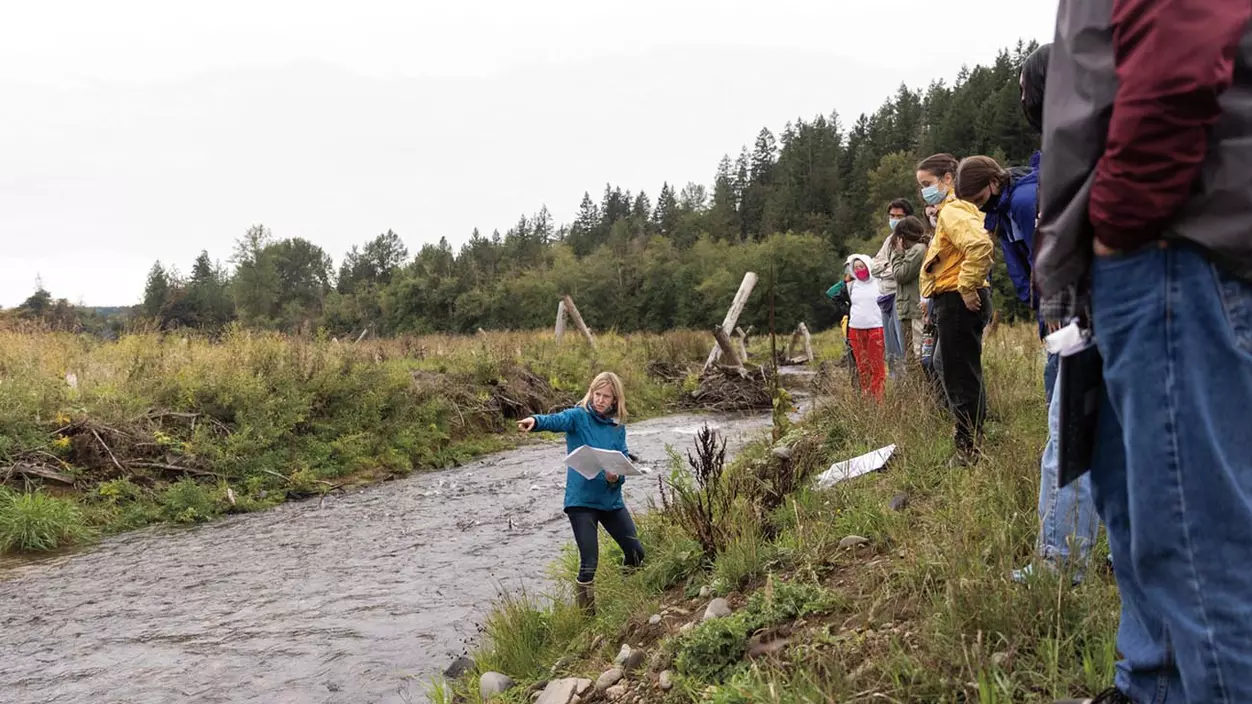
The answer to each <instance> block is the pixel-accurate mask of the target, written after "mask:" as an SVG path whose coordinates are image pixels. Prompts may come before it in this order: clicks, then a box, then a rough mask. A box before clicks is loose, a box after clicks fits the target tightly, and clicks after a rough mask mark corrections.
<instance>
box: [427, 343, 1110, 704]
mask: <svg viewBox="0 0 1252 704" xmlns="http://www.w3.org/2000/svg"><path fill="white" fill-rule="evenodd" d="M819 343H820V345H821V348H822V349H823V350H826V351H827V352H828V353H829V352H831V351H834V350H837V347H838V340H837V338H835V337H833V336H830V335H826V336H822V338H821V339H820V340H819ZM1042 363H1043V360H1042V356H1041V350H1040V347H1039V343H1038V341H1037V339H1035V338H1034V331H1033V329H1031V328H1029V327H1021V328H1001V329H999V330H998V331H996V332H995V334H993V335H992V336H991V337H990V338H989V339H988V341H987V345H986V351H985V366H986V371H987V378H988V384H989V392H990V399H991V400H990V403H991V408H992V412H993V414H994V416H993V420H992V421H991V422H990V424H989V428H988V437H987V446H986V459H985V460H984V461H983V462H982V463H980V464H979V465H977V466H975V467H972V468H966V469H951V468H949V467H948V459H949V457H950V455H951V453H952V449H953V448H952V441H951V437H950V436H951V425H950V422H949V420H948V418H947V416H946V414H945V413H943V412H942V411H940V410H939V409H938V408H937V407H936V406H935V403H934V402H933V400H932V399H931V397H930V396H929V394H928V391H927V390H925V389H924V388H922V386H921V385H920V384H917V383H911V384H910V383H906V384H900V385H897V386H895V387H894V388H892V389H891V391H890V393H889V397H888V399H887V401H886V403H885V404H883V405H881V406H876V405H873V404H871V403H869V402H866V401H864V400H862V399H860V398H859V397H857V396H856V395H855V394H853V393H851V391H850V389H849V388H848V385H847V382H846V377H845V376H843V374H842V373H835V374H830V375H828V379H829V385H828V387H827V389H826V390H827V391H828V392H829V393H830V399H829V401H827V402H825V403H824V404H823V405H821V406H820V407H819V408H818V409H816V410H815V411H813V412H812V413H811V414H810V415H809V416H808V417H807V419H805V420H804V421H803V422H802V423H801V424H800V425H799V427H796V428H790V427H777V428H775V432H774V441H773V442H772V443H767V442H762V443H760V444H758V445H756V446H753V447H751V448H749V449H748V450H747V451H745V452H743V453H741V454H740V456H739V457H737V458H736V459H734V460H733V461H732V462H729V463H727V464H725V465H717V463H716V462H712V463H709V462H696V464H699V465H701V469H700V471H697V472H689V471H687V469H686V468H685V467H684V466H683V465H684V464H685V462H684V460H681V459H678V458H675V473H674V475H673V477H672V478H671V480H670V481H671V483H672V484H673V485H674V486H675V488H674V489H673V490H671V491H669V492H667V500H666V501H665V502H664V505H663V506H660V507H653V509H652V510H651V511H649V512H647V513H646V514H643V515H641V516H640V530H641V537H642V540H643V543H644V545H645V548H646V550H647V552H648V558H647V562H646V564H645V566H644V567H643V568H642V569H641V570H639V571H638V572H635V573H633V574H623V573H622V572H621V571H620V570H618V569H615V568H614V567H613V565H614V564H619V561H620V559H621V556H620V552H619V551H618V549H617V547H616V546H615V545H612V541H609V540H604V541H602V542H601V544H602V546H603V548H602V550H603V555H602V559H601V563H600V564H601V568H600V572H599V575H598V577H597V584H596V588H597V593H598V606H599V609H598V613H597V615H596V617H595V618H586V617H584V616H583V615H582V614H581V613H580V612H579V611H578V610H577V609H576V608H574V607H573V606H571V605H570V601H571V597H570V593H569V589H568V585H570V584H571V583H572V581H573V575H574V573H575V571H576V558H575V556H574V554H573V552H572V551H567V552H566V554H565V555H564V556H563V558H562V559H561V560H559V561H558V562H557V563H555V564H554V565H553V576H554V577H555V579H556V583H557V584H558V585H562V586H560V587H558V588H557V589H556V590H555V593H553V594H550V595H528V596H526V595H524V596H514V597H509V598H507V599H505V600H504V601H502V602H501V603H499V604H498V605H497V606H496V608H495V610H494V611H493V612H492V613H491V614H490V616H489V618H488V619H487V620H486V622H485V624H484V625H483V638H482V641H481V644H480V646H479V649H478V650H477V651H476V652H474V653H472V657H473V659H474V662H475V668H474V670H473V671H472V672H470V673H469V674H468V675H467V676H465V677H463V678H461V679H459V680H457V681H454V682H437V683H435V684H434V685H433V687H432V699H433V700H435V701H437V702H451V701H468V702H478V701H479V693H478V692H479V690H478V682H477V680H478V676H479V675H480V674H481V673H483V672H487V671H497V672H502V673H505V674H507V675H509V676H510V677H512V678H513V679H514V680H515V681H516V682H517V683H518V686H517V687H515V688H514V689H511V690H509V691H508V692H506V693H505V695H504V696H503V697H502V698H501V699H499V700H498V701H503V702H510V703H516V704H528V703H529V702H530V701H531V699H530V693H531V692H533V691H535V690H536V688H537V687H539V686H541V685H542V684H543V683H544V682H546V681H548V680H550V679H552V678H555V677H559V676H572V677H587V678H590V679H591V680H593V681H594V680H595V679H596V677H597V676H598V675H599V674H600V673H601V672H604V671H605V670H607V669H608V668H610V667H611V666H612V660H613V658H614V656H615V655H616V654H617V652H618V649H619V648H620V646H621V645H622V644H624V643H625V644H629V645H631V646H632V647H643V648H644V649H645V650H647V651H648V653H649V658H648V662H647V664H646V665H645V666H644V668H643V669H642V670H641V671H640V672H638V673H635V674H632V675H628V677H627V680H626V681H627V682H628V685H627V690H626V694H625V695H624V696H623V697H622V701H641V702H661V701H664V702H675V703H677V702H694V701H706V702H715V703H717V704H732V703H734V704H738V703H744V704H746V703H748V702H752V703H759V702H879V701H881V702H983V703H986V704H990V703H994V702H1050V701H1051V700H1052V699H1053V698H1054V697H1055V696H1059V695H1073V694H1078V693H1081V692H1092V691H1098V690H1100V689H1102V688H1103V687H1105V686H1107V684H1109V683H1110V682H1111V680H1112V675H1113V666H1114V662H1115V659H1116V653H1115V638H1114V634H1115V629H1116V624H1117V614H1118V608H1119V607H1118V597H1117V592H1116V587H1115V584H1114V582H1113V580H1112V576H1111V575H1110V574H1108V573H1107V572H1106V571H1104V570H1099V569H1097V570H1094V571H1093V572H1092V573H1091V574H1090V575H1088V578H1087V579H1086V580H1085V581H1084V582H1083V584H1082V585H1081V586H1078V587H1076V588H1070V587H1069V586H1068V583H1069V579H1068V577H1067V576H1053V575H1047V574H1043V575H1040V576H1039V577H1038V578H1037V579H1036V581H1034V582H1033V583H1031V584H1029V585H1026V586H1022V585H1017V584H1014V583H1013V582H1012V581H1011V580H1010V579H1009V573H1010V570H1012V569H1013V568H1014V567H1020V566H1022V565H1023V564H1025V563H1026V562H1027V561H1028V560H1029V557H1030V555H1031V553H1032V548H1033V542H1034V538H1035V532H1036V525H1037V518H1036V512H1035V504H1036V496H1037V494H1036V492H1037V487H1038V481H1039V456H1040V452H1041V449H1042V446H1043V442H1044V439H1045V430H1046V426H1045V408H1044V402H1043V393H1042V388H1041V387H1042V381H1041V377H1042ZM890 443H895V444H897V445H898V448H899V449H898V451H897V455H896V456H895V458H893V460H892V462H891V464H890V465H889V466H888V468H887V469H885V470H884V471H882V472H879V473H875V474H871V475H867V476H863V477H860V478H857V479H854V480H850V481H847V482H843V483H840V484H838V485H836V486H835V487H833V488H831V489H829V490H825V491H819V490H816V489H814V488H812V487H811V482H810V481H809V480H810V479H811V477H812V475H813V474H814V473H816V472H819V471H821V470H823V469H825V468H826V467H828V466H829V465H830V464H831V463H832V462H834V461H837V460H840V459H846V458H848V457H851V456H855V455H858V454H861V453H863V452H867V451H870V450H873V449H876V448H879V447H882V446H885V445H887V444H890ZM780 446H786V447H789V448H790V449H791V460H790V461H788V462H784V461H783V460H781V459H779V457H777V456H776V454H775V453H774V452H773V450H774V449H776V447H780ZM714 465H716V466H714ZM699 476H703V477H704V478H705V479H704V480H703V481H700V480H699V479H698V478H697V477H699ZM893 500H894V501H893ZM903 502H906V503H907V505H906V506H903V507H901V506H900V504H901V503H903ZM893 503H895V504H896V506H895V507H892V506H891V504H893ZM701 505H703V506H706V507H712V509H711V510H704V511H701V510H699V506H701ZM633 508H634V510H635V511H636V514H637V515H639V514H642V513H643V512H642V511H641V509H643V508H645V507H633ZM858 538H864V539H865V541H864V543H862V541H861V540H859V539H858ZM841 543H843V547H841ZM854 543H862V544H860V545H853V544H854ZM1105 554H1106V547H1105V546H1104V545H1101V546H1099V547H1098V548H1097V563H1102V561H1103V556H1104V555H1105ZM702 592H703V594H702ZM715 596H722V597H726V598H727V601H728V602H729V604H730V606H731V607H732V608H733V609H734V613H733V615H732V616H730V617H727V618H720V619H716V620H712V621H708V622H703V623H700V618H699V617H700V616H701V615H702V614H703V612H704V609H705V607H706V605H707V604H708V603H709V601H710V599H711V598H712V597H715ZM653 615H657V616H660V617H661V621H660V623H659V624H653V623H650V622H649V621H650V617H651V616H653ZM652 620H655V619H652ZM693 623H694V624H696V625H694V626H693V625H692V624H693ZM662 671H668V674H667V679H669V680H671V681H672V689H670V690H669V691H662V690H661V689H660V687H659V684H658V675H659V673H660V672H662Z"/></svg>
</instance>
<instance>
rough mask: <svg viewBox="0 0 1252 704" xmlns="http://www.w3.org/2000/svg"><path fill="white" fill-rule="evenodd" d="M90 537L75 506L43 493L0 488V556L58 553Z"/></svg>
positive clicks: (89, 532) (80, 513)
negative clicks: (9, 553)
mask: <svg viewBox="0 0 1252 704" xmlns="http://www.w3.org/2000/svg"><path fill="white" fill-rule="evenodd" d="M90 536H91V531H90V530H89V529H88V528H87V526H86V525H85V523H84V521H83V515H82V512H81V511H80V510H79V509H78V506H76V505H75V504H74V503H72V502H70V501H66V500H65V499H58V498H56V497H54V496H49V495H48V494H45V493H44V492H42V491H34V492H25V493H17V492H14V491H11V490H9V489H6V488H4V487H0V553H4V552H9V551H15V550H16V551H36V550H55V549H56V548H59V547H63V546H65V545H71V544H73V543H77V542H81V541H83V540H86V539H87V538H89V537H90Z"/></svg>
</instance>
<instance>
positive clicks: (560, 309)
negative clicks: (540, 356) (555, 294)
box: [556, 299, 569, 342]
mask: <svg viewBox="0 0 1252 704" xmlns="http://www.w3.org/2000/svg"><path fill="white" fill-rule="evenodd" d="M568 317H569V314H568V313H566V311H565V299H561V300H560V301H559V302H558V303H557V304H556V341H557V342H560V341H561V338H562V337H565V319H566V318H568Z"/></svg>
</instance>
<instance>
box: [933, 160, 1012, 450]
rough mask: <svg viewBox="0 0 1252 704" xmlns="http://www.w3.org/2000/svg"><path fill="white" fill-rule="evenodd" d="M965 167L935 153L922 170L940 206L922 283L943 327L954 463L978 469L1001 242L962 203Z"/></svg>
mask: <svg viewBox="0 0 1252 704" xmlns="http://www.w3.org/2000/svg"><path fill="white" fill-rule="evenodd" d="M960 168H961V164H960V163H958V162H957V160H956V158H955V157H953V156H952V155H951V154H936V155H934V156H931V157H928V158H926V159H924V160H922V162H921V163H920V164H918V165H917V183H918V185H919V186H920V187H921V195H922V199H923V200H925V201H926V203H928V204H930V205H933V206H936V207H937V208H938V214H937V220H936V225H935V234H934V237H933V238H932V239H931V241H930V246H929V247H928V248H927V250H926V256H925V258H924V259H923V260H922V273H921V277H920V283H921V294H922V296H923V297H925V298H929V299H930V317H931V320H932V321H933V322H934V323H935V326H936V328H937V329H938V339H937V340H936V343H935V358H934V366H935V368H936V369H937V370H938V371H939V379H940V381H941V383H942V386H943V390H944V394H945V396H946V397H947V401H948V408H949V409H950V410H951V411H952V415H953V417H954V420H955V425H956V431H955V433H954V436H955V437H954V440H955V445H956V452H957V454H956V457H955V458H954V464H956V463H959V464H971V463H973V462H976V461H977V460H978V446H979V444H980V442H981V440H982V427H983V423H984V421H985V420H986V417H987V388H986V385H985V384H984V383H983V374H982V334H983V329H984V328H985V327H986V326H987V322H988V321H989V320H990V319H991V290H990V284H989V283H988V281H987V276H988V274H989V272H990V271H991V263H992V257H993V255H994V251H995V245H994V244H993V243H992V241H991V236H990V235H988V234H987V231H986V229H984V227H983V222H984V215H983V213H982V212H981V211H980V210H979V209H978V206H976V205H974V204H973V203H970V202H968V201H966V200H962V199H961V193H960V189H959V187H958V183H959V181H960V178H959V172H960ZM967 197H969V196H968V195H967Z"/></svg>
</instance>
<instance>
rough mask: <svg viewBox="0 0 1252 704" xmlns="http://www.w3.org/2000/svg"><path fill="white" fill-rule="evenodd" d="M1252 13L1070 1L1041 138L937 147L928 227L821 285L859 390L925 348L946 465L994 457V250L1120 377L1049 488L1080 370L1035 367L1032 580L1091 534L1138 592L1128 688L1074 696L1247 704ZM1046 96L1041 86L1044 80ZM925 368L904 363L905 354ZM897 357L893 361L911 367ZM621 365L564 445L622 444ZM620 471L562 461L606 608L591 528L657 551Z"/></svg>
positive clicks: (1124, 657) (1034, 117)
mask: <svg viewBox="0 0 1252 704" xmlns="http://www.w3.org/2000/svg"><path fill="white" fill-rule="evenodd" d="M1250 21H1252V4H1249V3H1248V2H1247V0H1242V2H1237V1H1236V0H1208V2H1205V3H1184V2H1182V1H1181V0H1082V1H1081V2H1080V1H1079V0H1060V12H1059V14H1058V22H1057V35H1056V36H1057V40H1056V42H1054V43H1053V44H1052V45H1049V46H1045V47H1042V48H1041V49H1039V50H1038V51H1037V52H1035V53H1034V54H1032V55H1031V56H1030V57H1029V58H1028V59H1027V60H1026V62H1025V64H1024V66H1023V67H1022V72H1021V95H1022V107H1023V110H1024V111H1025V113H1026V117H1027V120H1028V122H1029V123H1030V124H1031V126H1032V127H1034V128H1035V129H1036V130H1038V131H1040V132H1041V133H1042V144H1043V149H1042V152H1041V153H1040V154H1036V155H1035V156H1034V157H1033V158H1032V159H1031V160H1030V163H1029V164H1027V165H1023V166H1021V167H1016V168H1013V169H1006V168H1004V167H1002V166H1001V165H1000V164H998V163H997V162H996V161H995V160H993V159H991V158H988V157H985V156H970V157H967V158H965V159H962V160H959V161H958V160H957V159H956V158H954V157H952V156H950V155H947V154H937V155H934V156H931V157H928V158H926V159H924V160H922V161H921V163H919V164H918V166H917V182H918V186H919V190H920V196H921V198H922V200H924V201H925V203H926V208H927V210H926V213H925V215H926V217H925V219H922V218H918V217H916V216H914V214H913V210H912V206H911V205H910V203H909V202H908V200H904V199H902V200H898V201H894V202H892V203H891V204H890V206H889V207H888V210H887V216H888V217H887V224H888V227H889V228H890V229H891V234H890V235H889V236H888V238H887V240H886V242H885V243H884V244H883V246H882V248H881V249H880V250H879V252H878V253H877V254H876V255H874V256H872V257H871V256H868V255H859V254H858V255H853V256H851V257H849V258H848V266H847V270H846V276H845V277H844V280H843V281H841V282H839V283H838V284H836V285H835V286H834V287H832V288H831V289H830V290H829V291H828V292H827V294H828V295H829V296H831V297H832V298H834V299H836V300H840V301H843V302H844V303H845V304H846V305H847V306H848V312H847V316H846V320H845V325H846V326H847V328H846V329H847V339H848V342H849V345H850V347H851V350H852V356H853V357H854V358H855V361H856V366H857V368H858V377H859V379H860V383H861V386H862V388H863V389H864V390H865V392H866V393H867V394H869V395H870V396H872V397H875V398H881V396H882V394H883V389H884V386H885V383H886V376H887V373H888V370H890V371H891V372H892V373H893V374H896V375H899V374H901V373H905V374H907V373H908V371H907V369H908V365H909V364H913V363H915V364H917V365H919V366H923V368H924V366H925V365H923V364H922V359H924V358H925V357H926V354H925V349H924V347H925V346H924V345H923V338H925V337H929V335H930V334H931V333H930V331H931V329H932V328H931V326H933V331H934V335H935V336H936V344H935V351H934V355H933V356H934V359H933V364H932V365H931V370H932V371H931V373H932V374H933V379H934V380H935V383H936V388H937V389H938V390H939V391H940V393H941V396H942V398H943V400H944V402H945V403H946V405H947V407H948V408H949V409H950V410H951V413H952V416H953V421H954V426H955V431H954V444H955V450H956V453H955V456H954V460H955V463H954V464H969V463H973V462H977V461H979V460H980V458H981V453H980V446H981V443H982V427H983V423H984V421H985V419H986V412H987V401H986V390H985V386H984V384H983V370H982V335H983V330H984V328H985V326H986V324H987V322H988V320H989V317H990V313H991V297H990V292H989V285H988V274H989V271H990V268H991V265H992V262H993V258H994V254H995V249H996V245H997V244H998V245H999V250H1000V252H1001V255H1002V256H1003V257H1004V260H1005V262H1006V265H1007V267H1008V270H1009V274H1010V277H1011V278H1012V280H1013V283H1014V285H1015V288H1016V291H1017V295H1018V296H1019V298H1021V300H1022V301H1024V302H1027V303H1030V304H1031V305H1032V306H1033V307H1034V308H1035V310H1036V311H1037V315H1038V324H1039V334H1040V337H1041V338H1042V337H1044V336H1045V335H1048V334H1049V333H1050V332H1053V331H1055V330H1057V329H1059V328H1060V327H1062V326H1068V325H1076V326H1078V327H1080V328H1082V329H1084V330H1086V331H1087V332H1088V333H1089V334H1090V336H1091V339H1092V340H1093V341H1094V344H1095V348H1096V350H1097V351H1098V353H1099V355H1100V357H1101V360H1100V362H1099V367H1100V368H1099V370H1098V372H1099V374H1100V375H1102V379H1103V385H1102V390H1101V392H1100V393H1099V399H1098V410H1097V412H1096V415H1095V423H1094V424H1095V426H1096V427H1095V428H1094V449H1093V451H1092V453H1091V459H1090V462H1089V464H1090V468H1089V471H1088V472H1087V473H1086V474H1084V475H1083V476H1082V477H1081V478H1080V479H1078V480H1077V481H1074V482H1072V483H1069V484H1067V485H1066V486H1065V487H1064V488H1059V487H1058V480H1057V475H1058V458H1059V455H1060V450H1061V448H1060V447H1059V444H1058V439H1059V437H1060V432H1059V431H1060V428H1059V423H1060V415H1061V414H1060V408H1061V406H1062V401H1061V400H1062V397H1063V396H1064V395H1065V393H1066V391H1065V390H1066V389H1067V388H1068V387H1067V386H1066V385H1065V383H1064V381H1065V376H1066V372H1065V371H1064V370H1065V369H1066V368H1069V367H1067V366H1066V364H1065V363H1063V362H1062V361H1061V360H1060V359H1059V358H1058V357H1057V356H1056V355H1054V354H1050V355H1049V357H1048V362H1047V364H1046V365H1045V366H1044V372H1043V376H1044V394H1045V397H1046V399H1047V402H1048V431H1049V432H1048V440H1047V444H1046V446H1045V448H1044V451H1043V456H1042V461H1041V465H1040V488H1039V505H1038V510H1039V517H1040V532H1039V540H1038V543H1037V551H1036V552H1037V557H1038V559H1037V560H1036V561H1035V562H1034V564H1033V565H1031V566H1028V567H1027V568H1024V569H1021V570H1018V571H1017V572H1015V573H1014V575H1013V578H1014V579H1016V580H1018V581H1024V582H1029V581H1030V580H1031V577H1032V574H1034V573H1036V572H1037V571H1038V570H1039V569H1049V570H1058V571H1059V570H1065V571H1064V572H1063V573H1064V574H1068V575H1071V576H1072V577H1074V578H1075V579H1081V577H1082V574H1083V568H1084V567H1085V564H1086V561H1087V559H1088V557H1089V554H1090V550H1091V547H1092V545H1093V544H1094V542H1095V536H1096V533H1097V531H1098V529H1099V523H1100V522H1101V520H1102V522H1103V523H1104V525H1105V526H1106V530H1107V533H1108V543H1109V551H1110V556H1111V563H1112V569H1113V572H1114V575H1115V577H1116V580H1117V585H1118V588H1119V591H1120V594H1121V601H1122V609H1121V622H1120V627H1119V631H1118V636H1117V645H1118V652H1119V655H1120V657H1121V660H1120V661H1119V662H1118V664H1117V671H1116V676H1115V681H1114V683H1113V686H1112V687H1110V688H1109V689H1108V690H1106V691H1104V692H1102V693H1101V694H1100V695H1098V696H1097V697H1095V698H1094V699H1081V700H1080V699H1072V700H1062V702H1058V704H1063V703H1068V704H1083V703H1086V704H1093V703H1098V702H1103V703H1104V704H1124V703H1126V702H1133V703H1139V704H1143V703H1147V702H1152V703H1156V704H1161V703H1165V704H1174V703H1175V702H1184V703H1191V704H1199V703H1201V702H1203V703H1210V702H1212V703H1218V704H1236V703H1246V702H1252V569H1249V565H1252V421H1250V420H1249V419H1248V416H1247V409H1249V408H1252V28H1250V26H1249V22H1250ZM1049 84H1050V85H1051V88H1050V89H1049V88H1048V85H1049ZM910 360H912V362H910ZM902 369H903V370H905V371H903V372H902V371H901V370H902ZM625 417H626V413H625V399H624V396H623V393H622V385H621V382H620V380H618V379H617V377H615V376H613V375H611V374H606V375H601V376H600V377H598V378H597V379H596V380H595V382H593V384H592V386H591V389H590V390H589V391H588V394H587V397H586V398H585V399H584V400H583V402H582V403H581V404H579V406H578V407H576V408H574V409H571V410H570V411H567V412H565V413H562V414H558V415H554V416H539V417H535V418H528V419H526V420H523V421H521V422H520V423H519V428H520V429H521V430H523V431H532V430H550V431H559V432H565V433H567V437H568V444H569V448H570V449H574V448H575V447H578V446H581V445H592V446H593V447H602V448H608V449H616V450H619V451H621V452H623V453H627V452H628V451H627V449H626V441H625V427H624V422H625ZM622 481H623V480H622V478H621V477H618V476H609V475H604V474H601V475H600V476H598V477H596V478H595V479H594V480H586V479H584V478H582V477H581V476H580V475H578V474H577V473H576V472H574V471H573V470H569V471H568V472H567V488H566V494H565V506H566V513H567V514H569V518H570V522H571V525H572V527H573V530H574V536H575V540H576V542H577V543H578V548H579V555H580V557H581V566H580V570H579V577H578V595H579V603H580V604H582V605H583V606H584V608H587V609H594V601H593V595H592V588H591V580H592V577H593V576H594V573H595V569H596V559H597V554H598V550H597V545H596V532H597V528H596V526H597V524H599V525H603V526H604V527H605V528H606V530H607V531H608V532H609V534H610V535H611V536H612V537H613V538H614V539H615V540H617V542H618V543H619V544H620V545H621V547H622V550H623V553H624V555H625V560H626V565H627V566H635V565H638V564H640V563H641V561H642V559H643V554H644V553H643V548H642V546H641V545H640V544H639V540H638V538H637V536H636V532H635V527H634V524H633V522H632V521H631V519H630V514H629V512H628V511H627V510H626V509H625V506H624V504H623V503H622V500H621V487H622Z"/></svg>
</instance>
